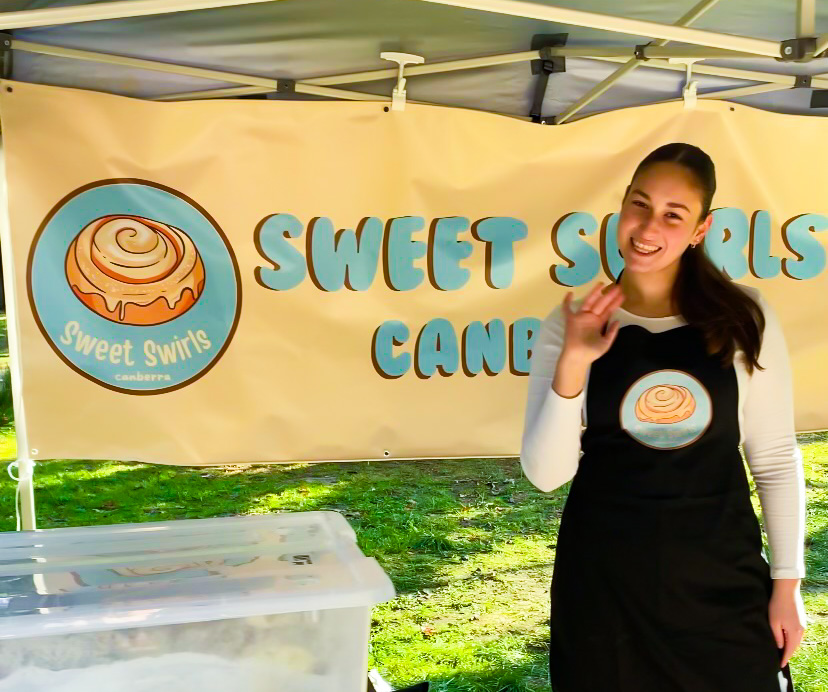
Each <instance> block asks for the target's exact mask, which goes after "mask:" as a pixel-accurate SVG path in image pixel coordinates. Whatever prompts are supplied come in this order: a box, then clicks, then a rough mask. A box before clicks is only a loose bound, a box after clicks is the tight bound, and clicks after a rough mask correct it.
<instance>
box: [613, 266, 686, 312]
mask: <svg viewBox="0 0 828 692" xmlns="http://www.w3.org/2000/svg"><path fill="white" fill-rule="evenodd" d="M671 269H672V271H671ZM677 269H678V267H676V268H672V267H670V268H668V269H665V270H664V271H661V272H646V273H631V272H628V271H625V272H624V273H623V274H622V275H621V279H620V281H619V284H620V286H621V290H622V291H623V293H624V304H623V306H622V307H623V308H624V310H626V311H627V312H631V313H632V314H634V315H639V316H641V317H671V316H673V315H675V314H676V313H677V312H678V310H677V308H676V306H675V305H674V304H673V284H674V283H675V280H676V274H677V273H678V272H677Z"/></svg>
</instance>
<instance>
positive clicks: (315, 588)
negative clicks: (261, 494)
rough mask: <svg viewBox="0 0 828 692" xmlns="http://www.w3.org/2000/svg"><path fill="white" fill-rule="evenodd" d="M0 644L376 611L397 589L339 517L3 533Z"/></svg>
mask: <svg viewBox="0 0 828 692" xmlns="http://www.w3.org/2000/svg"><path fill="white" fill-rule="evenodd" d="M0 556H2V558H3V559H2V560H0V639H9V638H19V637H31V636H44V635H51V634H67V633H71V632H90V631H95V630H114V629H123V628H128V627H145V626H155V625H170V624H178V623H185V622H201V621H208V620H224V619H230V618H237V617H247V616H252V615H274V614H278V613H295V612H300V611H315V610H326V609H330V608H354V607H370V606H373V605H375V604H377V603H381V602H383V601H386V600H389V599H391V598H393V597H394V587H393V585H392V583H391V580H390V579H389V578H388V576H387V575H386V574H385V572H384V571H383V570H382V568H381V567H380V566H379V564H378V563H377V561H376V560H374V559H373V558H368V557H365V556H364V555H363V554H362V552H361V551H360V550H359V548H358V547H357V545H356V535H355V533H354V531H353V529H352V528H351V527H350V526H349V524H348V522H347V521H346V520H345V519H344V517H342V515H340V514H338V513H336V512H300V513H290V514H270V515H252V516H243V517H222V518H219V519H188V520H181V521H172V522H151V523H146V524H120V525H114V526H89V527H82V528H66V529H46V530H38V531H22V532H15V533H0Z"/></svg>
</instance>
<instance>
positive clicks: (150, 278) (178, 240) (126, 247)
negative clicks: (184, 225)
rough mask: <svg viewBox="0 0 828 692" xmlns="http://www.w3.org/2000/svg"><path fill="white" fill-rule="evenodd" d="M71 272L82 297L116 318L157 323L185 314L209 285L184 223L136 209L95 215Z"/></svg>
mask: <svg viewBox="0 0 828 692" xmlns="http://www.w3.org/2000/svg"><path fill="white" fill-rule="evenodd" d="M66 278H67V280H68V282H69V286H70V287H71V288H72V291H73V292H74V294H75V295H76V296H77V297H78V299H79V300H80V301H81V302H82V303H83V304H84V305H86V307H88V308H89V309H90V310H92V311H93V312H96V313H97V314H99V315H100V316H101V317H104V318H106V319H108V320H111V321H112V322H118V323H121V324H133V325H152V324H161V323H163V322H169V321H170V320H172V319H175V318H176V317H178V316H180V315H182V314H184V313H185V312H187V310H189V309H190V308H191V307H192V306H193V305H195V303H196V301H198V299H199V297H200V296H201V293H202V291H203V289H204V282H205V278H206V277H205V270H204V263H203V262H202V260H201V256H200V255H199V252H198V250H197V249H196V246H195V244H194V243H193V241H192V239H191V238H190V237H189V236H188V235H187V234H186V233H184V232H183V231H182V230H181V229H178V228H175V227H174V226H170V225H168V224H165V223H161V222H160V221H154V220H152V219H148V218H144V217H141V216H130V215H110V216H103V217H101V218H98V219H95V220H94V221H92V222H91V223H89V224H88V225H87V226H86V227H85V228H83V230H81V232H80V233H78V235H77V236H76V237H75V238H74V240H72V243H71V245H70V246H69V251H68V253H67V255H66Z"/></svg>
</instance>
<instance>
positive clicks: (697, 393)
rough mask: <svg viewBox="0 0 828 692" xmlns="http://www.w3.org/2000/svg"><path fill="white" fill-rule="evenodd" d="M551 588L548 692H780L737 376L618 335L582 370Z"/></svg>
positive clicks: (694, 345) (677, 342)
mask: <svg viewBox="0 0 828 692" xmlns="http://www.w3.org/2000/svg"><path fill="white" fill-rule="evenodd" d="M586 402H587V404H586V405H587V429H586V431H585V432H584V435H583V437H582V440H581V447H582V449H583V452H584V454H583V456H582V458H581V460H580V463H579V466H578V470H577V472H576V474H575V477H574V478H573V481H572V486H571V489H570V492H569V496H568V498H567V501H566V505H565V507H564V510H563V515H562V517H561V524H560V530H559V533H558V542H557V548H556V554H555V565H554V571H553V576H552V587H551V620H550V630H551V637H550V657H549V669H550V679H551V683H552V689H553V690H554V692H793V682H792V680H791V677H790V671H789V669H788V666H787V665H786V666H785V668H784V669H780V667H779V663H780V662H781V654H782V650H781V649H778V648H777V646H776V642H775V640H774V636H773V633H772V631H771V628H770V624H769V621H768V603H769V600H770V596H771V592H772V585H773V582H772V579H771V577H770V567H769V565H768V562H767V561H766V560H765V558H764V556H763V555H762V539H761V533H760V527H759V522H758V520H757V518H756V515H755V513H754V511H753V507H752V505H751V500H750V487H749V485H748V479H747V475H746V473H745V468H744V465H743V462H742V458H741V456H740V454H739V418H738V404H739V391H738V382H737V379H736V371H735V369H734V367H733V366H732V365H731V366H730V367H727V368H723V367H722V366H721V365H720V363H719V361H718V360H717V359H716V358H715V357H712V356H709V355H708V354H707V351H706V348H705V343H704V339H703V336H702V334H701V332H700V331H699V330H698V329H696V328H695V327H692V326H691V325H684V326H681V327H677V328H674V329H670V330H668V331H664V332H661V333H652V332H649V331H648V330H646V329H644V328H643V327H640V326H637V325H629V326H626V327H623V328H621V329H620V330H619V333H618V335H617V337H616V340H615V342H614V343H613V345H612V347H611V348H610V350H609V351H608V352H607V353H606V354H605V355H604V356H602V357H601V358H599V359H598V360H597V361H595V362H594V363H593V365H592V368H591V371H590V375H589V382H588V386H587V396H586Z"/></svg>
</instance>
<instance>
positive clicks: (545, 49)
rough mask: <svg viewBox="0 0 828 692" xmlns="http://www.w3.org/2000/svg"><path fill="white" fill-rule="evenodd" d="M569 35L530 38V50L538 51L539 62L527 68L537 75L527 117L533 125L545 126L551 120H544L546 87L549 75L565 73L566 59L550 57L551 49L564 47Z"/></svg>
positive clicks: (547, 35) (543, 35) (538, 35)
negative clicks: (530, 107)
mask: <svg viewBox="0 0 828 692" xmlns="http://www.w3.org/2000/svg"><path fill="white" fill-rule="evenodd" d="M568 39H569V34H535V35H534V36H533V37H532V44H531V50H533V51H534V50H536V51H538V54H539V55H540V60H532V61H531V62H530V63H529V66H530V68H531V70H532V74H533V75H537V77H538V79H537V81H536V82H535V94H534V97H533V99H532V109H531V110H530V111H529V117H530V118H531V120H532V122H533V123H538V124H546V123H547V122H549V121H551V120H552V118H544V117H543V116H542V115H541V113H542V112H543V100H544V97H545V96H546V87H547V85H548V84H549V75H551V74H555V73H560V72H566V58H565V57H563V56H560V55H551V54H550V53H551V51H550V49H551V48H560V47H561V46H565V45H566V42H567V40H568Z"/></svg>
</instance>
